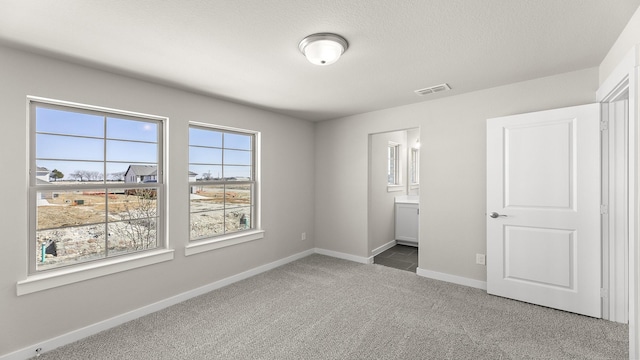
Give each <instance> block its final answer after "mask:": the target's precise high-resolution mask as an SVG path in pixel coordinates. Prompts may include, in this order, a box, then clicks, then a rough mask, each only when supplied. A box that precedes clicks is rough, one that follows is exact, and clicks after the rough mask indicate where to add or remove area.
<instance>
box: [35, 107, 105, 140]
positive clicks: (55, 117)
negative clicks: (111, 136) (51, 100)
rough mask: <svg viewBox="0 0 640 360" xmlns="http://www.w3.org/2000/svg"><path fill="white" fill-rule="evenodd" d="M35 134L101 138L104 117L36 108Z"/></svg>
mask: <svg viewBox="0 0 640 360" xmlns="http://www.w3.org/2000/svg"><path fill="white" fill-rule="evenodd" d="M36 132H47V133H54V134H65V135H81V136H96V137H103V136H104V117H102V116H98V115H89V114H82V113H77V112H71V111H62V110H54V109H47V108H41V107H38V108H36Z"/></svg>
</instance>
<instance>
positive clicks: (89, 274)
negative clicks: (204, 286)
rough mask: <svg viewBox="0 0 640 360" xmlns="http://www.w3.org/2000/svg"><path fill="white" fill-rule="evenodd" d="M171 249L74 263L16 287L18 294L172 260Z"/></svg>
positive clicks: (28, 278)
mask: <svg viewBox="0 0 640 360" xmlns="http://www.w3.org/2000/svg"><path fill="white" fill-rule="evenodd" d="M173 253H174V250H173V249H161V250H154V251H145V252H142V253H138V254H132V255H125V256H119V257H116V258H113V259H107V260H101V261H99V262H93V263H87V264H83V265H76V266H72V267H68V268H63V269H59V270H51V271H46V272H43V273H40V274H35V275H30V276H27V279H26V280H22V281H18V283H17V285H16V288H17V293H18V296H21V295H26V294H31V293H34V292H38V291H42V290H47V289H52V288H55V287H59V286H63V285H68V284H73V283H76V282H80V281H84V280H89V279H94V278H97V277H100V276H105V275H110V274H115V273H119V272H122V271H127V270H132V269H136V268H139V267H143V266H147V265H153V264H157V263H161V262H164V261H170V260H173Z"/></svg>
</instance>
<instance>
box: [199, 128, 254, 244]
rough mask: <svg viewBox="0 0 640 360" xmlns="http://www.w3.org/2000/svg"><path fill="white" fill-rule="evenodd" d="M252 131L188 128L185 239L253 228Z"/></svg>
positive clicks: (215, 235)
mask: <svg viewBox="0 0 640 360" xmlns="http://www.w3.org/2000/svg"><path fill="white" fill-rule="evenodd" d="M255 157H256V133H255V132H249V131H246V130H238V129H228V128H220V127H209V126H204V125H202V126H200V125H191V126H190V128H189V188H190V191H189V196H190V218H189V223H190V239H191V240H200V239H207V238H215V237H221V236H223V235H228V234H236V233H237V234H238V235H239V234H241V233H242V232H246V231H248V230H252V229H256V228H257V227H256V224H257V220H258V219H257V215H256V214H257V212H256V191H257V190H256V166H255V163H256V161H255Z"/></svg>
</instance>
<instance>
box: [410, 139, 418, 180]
mask: <svg viewBox="0 0 640 360" xmlns="http://www.w3.org/2000/svg"><path fill="white" fill-rule="evenodd" d="M410 160H411V166H410V167H411V170H410V171H411V185H418V184H419V183H420V149H417V148H412V149H411V159H410Z"/></svg>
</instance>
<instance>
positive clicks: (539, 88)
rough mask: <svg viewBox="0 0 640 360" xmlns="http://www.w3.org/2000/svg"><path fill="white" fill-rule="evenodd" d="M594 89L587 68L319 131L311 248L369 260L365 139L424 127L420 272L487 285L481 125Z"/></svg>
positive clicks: (589, 94) (582, 97) (594, 78)
mask: <svg viewBox="0 0 640 360" xmlns="http://www.w3.org/2000/svg"><path fill="white" fill-rule="evenodd" d="M451 85H452V86H453V88H454V90H452V91H455V84H451ZM597 87H598V69H597V68H591V69H586V70H581V71H576V72H571V73H566V74H561V75H557V76H553V77H547V78H542V79H537V80H533V81H527V82H522V83H516V84H511V85H507V86H501V87H496V88H491V89H487V90H482V91H477V92H473V93H467V94H462V95H458V96H451V97H447V98H443V99H439V100H433V101H427V102H422V103H417V104H413V105H407V106H401V107H396V108H391V109H386V110H381V111H375V112H371V113H366V114H360V115H355V116H350V117H345V118H341V119H336V120H330V121H324V122H321V123H318V125H317V127H316V174H317V176H318V178H317V180H316V200H315V204H316V212H315V215H316V224H315V225H316V247H318V248H322V249H327V250H331V251H336V252H342V253H346V254H350V255H354V256H359V257H363V258H366V257H369V256H371V254H370V250H371V249H369V248H368V246H367V239H368V234H367V229H368V225H367V207H368V203H367V201H368V200H367V194H368V190H367V188H366V186H364V184H367V176H368V168H367V167H368V162H367V151H368V138H369V134H372V133H379V132H385V131H392V130H396V129H403V128H404V129H406V128H413V127H420V141H421V143H422V147H421V149H420V157H421V159H420V160H421V161H420V178H421V183H420V208H421V211H420V243H419V246H420V255H419V267H420V268H422V269H426V270H431V271H437V272H442V273H446V274H450V275H456V276H462V277H466V278H470V279H475V280H480V281H486V268H485V267H484V266H481V265H476V264H475V254H476V253H483V254H484V253H485V249H486V245H485V239H486V236H485V231H486V229H485V212H486V209H485V203H486V202H485V187H486V180H485V173H486V171H485V120H486V119H487V118H491V117H496V116H503V115H510V114H517V113H524V112H531V111H538V110H545V109H551V108H557V107H564V106H570V105H579V104H586V103H591V102H594V101H595V91H596V90H597ZM326 174H332V179H333V180H332V181H326V177H325V175H326ZM489 261H490V260H489Z"/></svg>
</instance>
